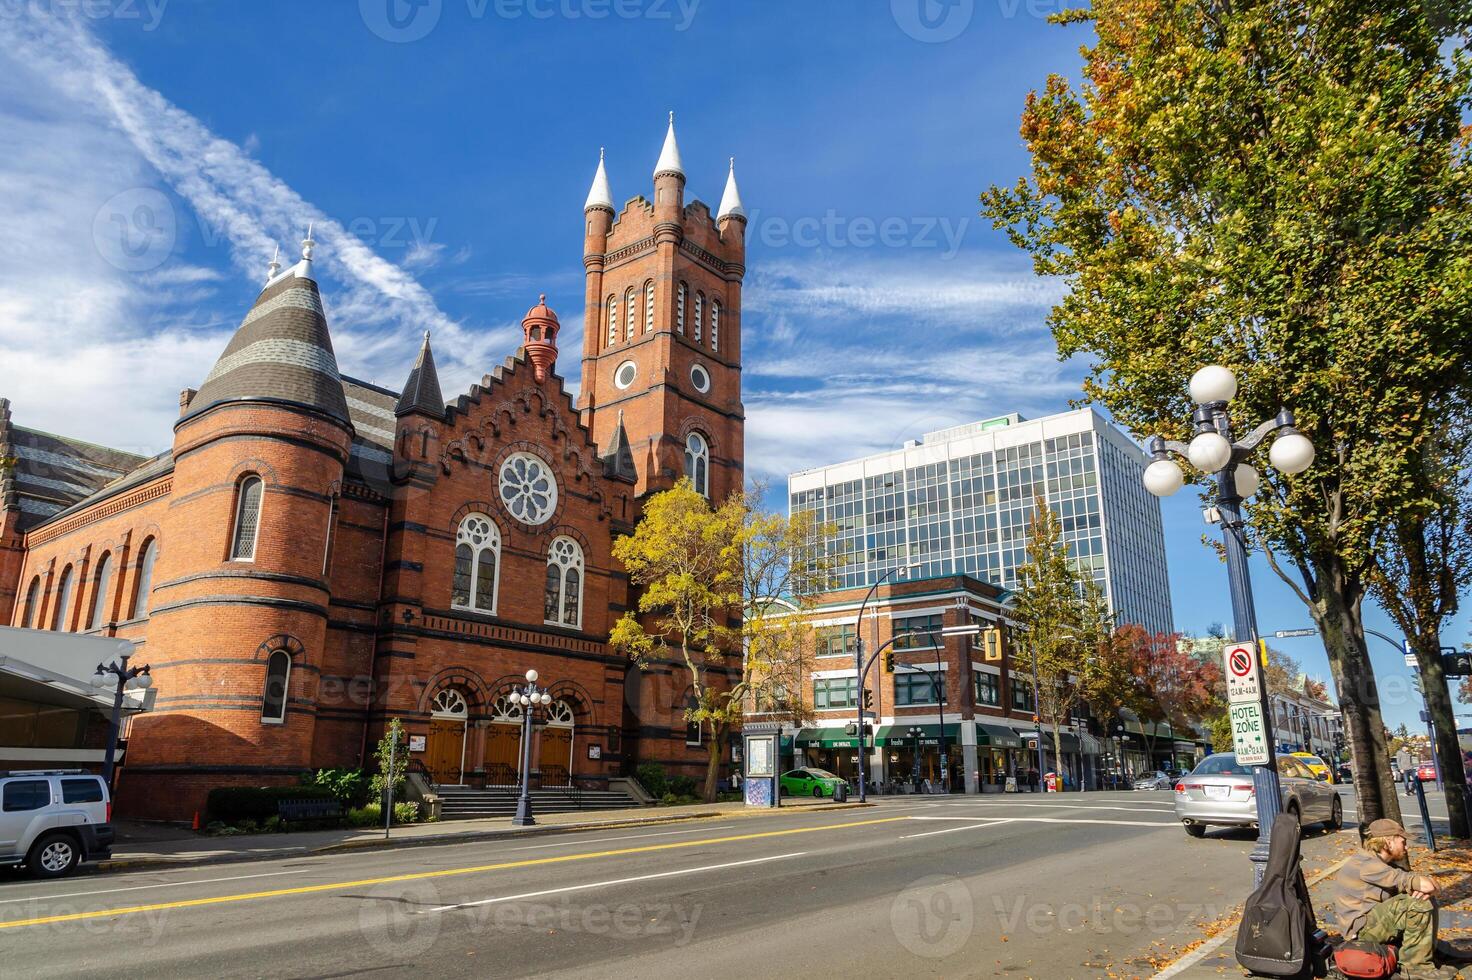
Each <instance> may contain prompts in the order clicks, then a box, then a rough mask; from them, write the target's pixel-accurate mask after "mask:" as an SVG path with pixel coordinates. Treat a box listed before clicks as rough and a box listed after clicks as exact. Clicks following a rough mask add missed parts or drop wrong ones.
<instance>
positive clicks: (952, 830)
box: [900, 817, 1012, 840]
mask: <svg viewBox="0 0 1472 980" xmlns="http://www.w3.org/2000/svg"><path fill="white" fill-rule="evenodd" d="M915 819H917V820H925V819H928V818H926V817H916V818H915ZM937 819H941V820H956V819H963V818H958V817H940V818H937ZM1011 822H1012V821H1010V820H1008V819H1006V818H1005V817H1004V818H1002V819H1000V820H988V821H986V822H985V823H967V824H966V826H964V827H947V828H946V829H945V830H927V831H926V832H925V833H923V834H905V835H903V836H902V837H900V840H914V839H915V838H916V837H934V836H935V835H936V834H954V833H955V832H956V831H958V830H975V829H977V828H978V827H991V826H994V825H996V824H999V823H1011Z"/></svg>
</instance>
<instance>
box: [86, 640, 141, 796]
mask: <svg viewBox="0 0 1472 980" xmlns="http://www.w3.org/2000/svg"><path fill="white" fill-rule="evenodd" d="M128 646H129V652H126V653H120V654H118V659H117V660H114V661H113V662H112V663H110V664H105V665H104V664H98V665H97V673H96V674H93V675H92V684H93V686H95V687H98V688H106V687H108V686H109V685H113V694H112V718H111V720H109V721H108V724H107V752H106V754H105V755H104V756H103V759H102V780H103V782H105V783H107V785H108V786H111V785H112V773H113V760H114V759H116V757H117V751H118V725H119V723H120V721H121V718H122V713H123V691H124V690H125V689H127V688H130V687H134V688H138V689H139V690H145V691H146V690H147V689H148V688H149V687H151V686H152V685H153V675H152V674H150V673H149V672H148V664H144V665H143V666H142V667H129V666H128V659H129V658H130V657H132V656H133V654H132V652H131V647H132V645H131V644H129V645H128Z"/></svg>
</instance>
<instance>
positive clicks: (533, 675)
mask: <svg viewBox="0 0 1472 980" xmlns="http://www.w3.org/2000/svg"><path fill="white" fill-rule="evenodd" d="M537 676H538V675H537V672H536V670H528V671H527V672H526V685H525V686H524V687H520V688H517V689H515V690H513V691H512V692H511V703H512V704H516V705H520V706H521V795H520V796H519V797H518V798H517V801H516V815H515V816H514V817H512V818H511V823H512V825H513V826H517V827H530V826H531V825H533V824H535V823H536V822H537V821H536V818H535V817H533V816H532V792H531V779H532V773H531V769H532V712H533V711H534V710H536V709H537V708H544V707H546V706H547V705H549V704H551V703H552V695H551V693H550V692H549V691H548V690H547V689H546V688H539V687H537Z"/></svg>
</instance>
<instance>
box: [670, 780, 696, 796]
mask: <svg viewBox="0 0 1472 980" xmlns="http://www.w3.org/2000/svg"><path fill="white" fill-rule="evenodd" d="M666 785H667V786H668V789H669V791H670V792H671V793H674V794H675V795H676V796H694V795H695V780H693V779H691V778H690V777H689V776H671V777H670V778H669V782H668V783H667V784H666Z"/></svg>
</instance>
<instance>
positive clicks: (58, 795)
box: [0, 769, 113, 878]
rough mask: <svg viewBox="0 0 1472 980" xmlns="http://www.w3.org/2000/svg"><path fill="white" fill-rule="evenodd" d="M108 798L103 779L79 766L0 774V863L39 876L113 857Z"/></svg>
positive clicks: (55, 875) (66, 871)
mask: <svg viewBox="0 0 1472 980" xmlns="http://www.w3.org/2000/svg"><path fill="white" fill-rule="evenodd" d="M112 841H113V830H112V800H111V799H110V798H109V796H108V792H107V784H106V783H104V782H103V781H102V777H101V776H98V775H95V774H93V773H88V772H83V771H82V770H80V769H36V770H25V771H13V772H0V864H10V865H16V864H23V865H25V867H26V870H28V871H29V872H30V873H31V874H33V875H36V876H38V877H41V878H59V877H61V876H62V875H66V874H71V873H72V872H73V871H75V870H76V869H77V865H78V864H80V863H81V862H83V861H98V860H103V859H105V858H109V857H112Z"/></svg>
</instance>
